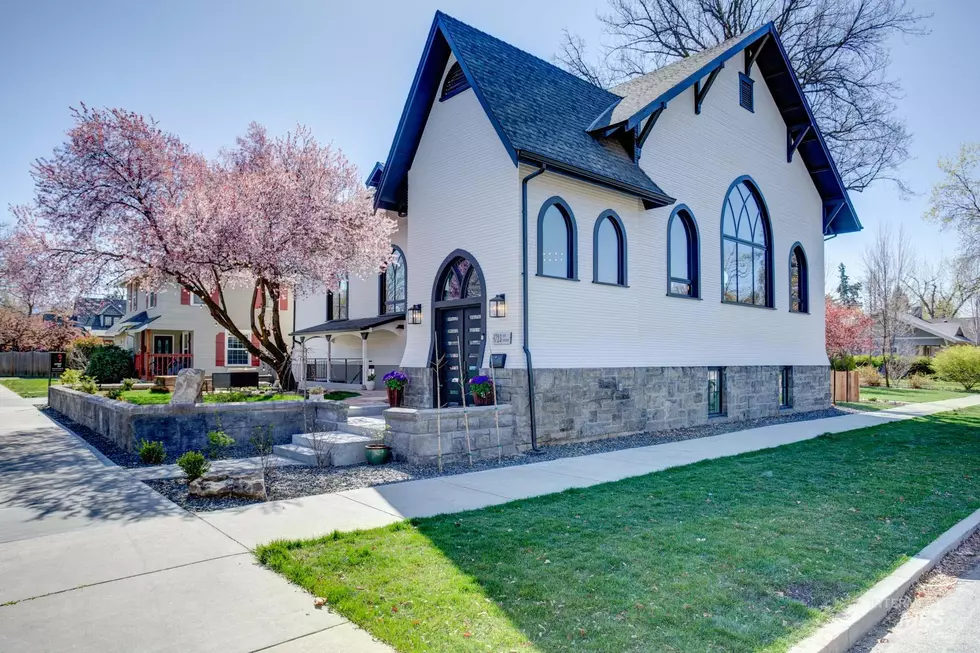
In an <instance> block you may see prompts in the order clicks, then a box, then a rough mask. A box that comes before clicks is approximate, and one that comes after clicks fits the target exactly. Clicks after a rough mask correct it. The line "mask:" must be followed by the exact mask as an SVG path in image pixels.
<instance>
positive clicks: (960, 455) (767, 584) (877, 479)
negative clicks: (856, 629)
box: [257, 409, 980, 653]
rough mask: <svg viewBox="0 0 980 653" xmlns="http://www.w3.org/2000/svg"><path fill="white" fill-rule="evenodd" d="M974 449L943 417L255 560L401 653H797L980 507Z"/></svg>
mask: <svg viewBox="0 0 980 653" xmlns="http://www.w3.org/2000/svg"><path fill="white" fill-rule="evenodd" d="M978 436H980V409H971V410H967V411H962V412H953V413H943V414H940V415H936V416H932V417H928V418H923V419H919V420H914V421H908V422H902V423H897V424H887V425H883V426H879V427H875V428H871V429H864V430H860V431H853V432H850V433H843V434H837V435H826V436H823V437H821V438H817V439H815V440H810V441H806V442H801V443H798V444H793V445H789V446H783V447H779V448H778V449H772V450H768V451H759V452H755V453H749V454H745V455H741V456H738V457H734V458H724V459H717V460H712V461H705V462H702V463H698V464H696V465H690V466H686V467H680V468H676V469H671V470H666V471H664V472H660V473H655V474H650V475H647V476H643V477H638V478H631V479H626V480H623V481H619V482H616V483H608V484H605V485H601V486H597V487H593V488H586V489H575V490H569V491H567V492H564V493H561V494H553V495H549V496H545V497H538V498H535V499H528V500H523V501H516V502H512V503H508V504H506V505H502V506H496V507H492V508H486V509H483V510H477V511H472V512H466V513H459V514H454V515H444V516H439V517H433V518H428V519H419V520H413V521H411V522H403V523H400V524H396V525H393V526H390V527H386V528H379V529H374V530H369V531H362V532H356V533H346V534H334V535H333V536H329V537H325V538H322V539H319V540H313V541H307V542H292V543H288V542H276V543H273V544H270V545H268V546H264V547H260V548H259V549H258V550H257V556H258V558H259V560H260V562H262V563H263V564H265V565H267V566H269V567H271V568H272V569H275V570H277V571H279V572H280V573H282V574H284V575H285V576H287V577H288V578H290V579H292V580H293V581H294V582H296V583H298V584H299V585H301V586H303V587H304V588H306V589H308V590H309V591H311V592H312V593H313V594H315V595H317V596H322V597H325V598H326V599H327V600H328V602H329V605H330V607H331V608H332V609H334V610H336V611H338V612H339V613H341V614H343V615H344V616H346V617H348V618H349V619H350V620H351V621H353V622H354V623H356V624H358V625H359V626H361V627H363V628H365V629H366V630H368V631H369V632H370V633H372V634H373V635H375V636H376V637H378V638H380V639H382V640H384V641H386V642H388V643H390V644H392V645H394V646H395V647H396V648H397V649H398V650H400V651H453V652H455V651H511V650H515V651H545V652H549V653H550V652H556V651H565V650H589V651H610V652H612V651H615V652H619V651H706V650H725V651H755V650H768V651H782V650H786V649H787V648H788V647H789V645H790V644H791V643H793V642H795V641H797V640H798V639H800V638H801V637H802V636H803V635H804V634H805V633H806V632H808V631H809V630H811V629H813V628H814V627H816V625H817V624H819V623H820V622H822V621H824V620H825V619H826V618H827V616H828V613H829V612H831V611H833V610H835V609H838V608H840V607H841V606H842V605H843V604H844V603H846V602H848V601H849V600H851V599H853V598H854V597H855V596H857V595H858V594H860V593H861V592H863V591H865V590H866V589H868V588H869V587H870V586H871V585H873V584H874V583H875V582H876V581H878V580H880V579H881V578H882V577H883V576H885V575H886V574H888V573H889V572H890V571H892V570H894V569H895V568H896V567H897V566H898V565H900V564H901V563H902V562H903V561H905V560H906V559H907V558H908V557H909V556H910V555H912V554H914V553H915V552H917V551H919V550H920V549H922V548H923V547H924V546H925V545H927V544H928V543H929V542H931V541H932V540H933V539H935V538H936V537H937V536H938V535H939V534H940V533H942V532H943V531H945V530H946V529H948V528H949V527H951V526H952V525H953V524H955V523H956V522H957V521H959V520H960V519H962V518H964V517H965V516H967V515H969V514H970V513H971V512H972V511H974V510H976V509H977V508H980V437H978ZM395 488H397V486H395ZM395 488H393V489H395Z"/></svg>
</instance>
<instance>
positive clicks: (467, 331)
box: [432, 250, 486, 406]
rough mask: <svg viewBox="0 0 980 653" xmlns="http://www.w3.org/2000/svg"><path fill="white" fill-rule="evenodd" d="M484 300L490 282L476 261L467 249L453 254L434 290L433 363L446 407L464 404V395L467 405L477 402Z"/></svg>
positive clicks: (447, 261)
mask: <svg viewBox="0 0 980 653" xmlns="http://www.w3.org/2000/svg"><path fill="white" fill-rule="evenodd" d="M484 297H486V283H485V281H484V279H483V272H482V271H481V270H480V266H479V265H478V264H477V262H476V259H474V258H473V257H472V256H471V255H470V254H469V253H467V252H465V251H463V250H456V251H455V252H453V253H452V254H450V255H449V256H448V257H447V258H446V260H445V261H444V262H443V264H442V267H441V268H440V271H439V276H437V277H436V283H435V286H434V287H433V289H432V309H433V325H434V329H435V342H434V345H435V346H434V348H433V360H434V361H437V362H438V365H437V367H438V370H439V372H438V374H437V375H436V383H438V384H439V394H438V401H439V402H441V404H442V405H443V406H459V405H462V403H463V392H465V393H466V403H467V405H470V404H472V402H473V396H472V394H471V393H470V389H469V380H470V379H471V378H473V377H474V376H476V375H477V374H479V371H480V364H481V363H482V361H483V346H484V343H485V341H486V311H485V310H484V306H485V305H486V302H485V301H484ZM461 384H462V387H461Z"/></svg>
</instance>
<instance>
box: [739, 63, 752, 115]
mask: <svg viewBox="0 0 980 653" xmlns="http://www.w3.org/2000/svg"><path fill="white" fill-rule="evenodd" d="M754 83H755V82H753V81H752V78H751V77H749V76H748V75H745V74H744V73H739V74H738V103H739V104H740V105H741V106H742V108H743V109H748V110H749V111H752V112H753V113H754V112H755V98H754V97H753V96H752V85H753V84H754Z"/></svg>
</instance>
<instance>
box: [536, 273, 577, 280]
mask: <svg viewBox="0 0 980 653" xmlns="http://www.w3.org/2000/svg"><path fill="white" fill-rule="evenodd" d="M534 276H536V277H540V278H542V279H558V280H559V281H578V280H579V278H578V277H556V276H554V275H551V274H541V273H540V272H538V273H537V274H535V275H534Z"/></svg>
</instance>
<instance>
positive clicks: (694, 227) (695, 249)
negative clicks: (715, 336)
mask: <svg viewBox="0 0 980 653" xmlns="http://www.w3.org/2000/svg"><path fill="white" fill-rule="evenodd" d="M722 211H724V209H722ZM681 212H683V213H684V214H685V215H686V216H687V221H688V222H689V223H690V226H691V229H685V231H686V232H687V233H688V236H689V240H688V244H687V249H688V253H687V255H688V265H690V266H691V267H692V269H693V271H694V278H693V279H691V280H690V281H691V290H693V291H694V292H693V294H691V295H681V294H679V293H675V292H672V291H671V279H672V278H673V277H672V276H671V274H670V255H671V251H670V250H671V243H670V229H671V227H672V226H673V224H674V218H675V217H677V214H678V213H681ZM678 219H680V220H684V217H683V216H681V217H680V218H678ZM690 238H693V240H694V242H690ZM667 294H668V295H669V296H670V297H684V298H686V299H701V231H700V230H699V229H698V221H697V220H695V218H694V212H693V211H692V210H691V209H689V208H688V206H687V205H686V204H678V205H677V206H675V207H674V210H673V211H671V213H670V217H669V218H667Z"/></svg>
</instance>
